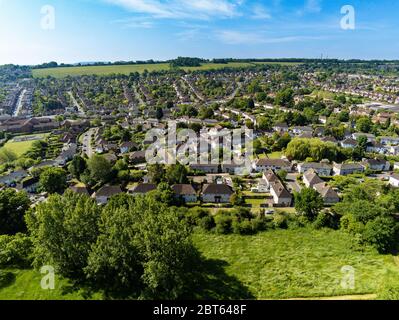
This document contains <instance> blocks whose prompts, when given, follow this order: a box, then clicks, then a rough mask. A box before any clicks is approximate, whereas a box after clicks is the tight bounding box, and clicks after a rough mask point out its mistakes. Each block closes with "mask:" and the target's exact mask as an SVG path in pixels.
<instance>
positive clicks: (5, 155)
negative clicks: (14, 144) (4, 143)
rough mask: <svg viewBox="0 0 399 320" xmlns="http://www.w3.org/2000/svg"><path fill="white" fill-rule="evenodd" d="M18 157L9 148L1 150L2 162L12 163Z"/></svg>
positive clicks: (0, 159)
mask: <svg viewBox="0 0 399 320" xmlns="http://www.w3.org/2000/svg"><path fill="white" fill-rule="evenodd" d="M17 158H18V157H17V155H16V154H15V152H14V151H12V150H10V149H8V148H2V149H1V151H0V163H10V162H13V161H15V160H17Z"/></svg>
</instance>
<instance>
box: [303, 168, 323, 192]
mask: <svg viewBox="0 0 399 320" xmlns="http://www.w3.org/2000/svg"><path fill="white" fill-rule="evenodd" d="M323 182H324V181H323V180H321V179H320V177H319V176H318V175H317V173H316V171H314V169H310V170H308V171H306V172H305V173H304V175H303V183H304V184H305V186H306V187H307V188H313V186H314V185H316V184H319V183H323Z"/></svg>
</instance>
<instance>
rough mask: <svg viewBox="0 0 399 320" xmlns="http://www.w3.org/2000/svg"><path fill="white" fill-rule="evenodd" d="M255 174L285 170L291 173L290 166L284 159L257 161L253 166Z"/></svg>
mask: <svg viewBox="0 0 399 320" xmlns="http://www.w3.org/2000/svg"><path fill="white" fill-rule="evenodd" d="M253 168H254V170H255V171H257V172H265V171H267V170H273V171H278V170H285V171H287V172H291V171H292V164H291V162H289V161H288V160H284V159H259V160H258V161H257V162H256V163H255V164H254V166H253Z"/></svg>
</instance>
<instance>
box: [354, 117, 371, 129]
mask: <svg viewBox="0 0 399 320" xmlns="http://www.w3.org/2000/svg"><path fill="white" fill-rule="evenodd" d="M371 126H372V122H371V119H370V118H369V117H360V118H359V119H358V120H357V121H356V129H357V130H358V131H360V132H363V133H368V132H370V130H371Z"/></svg>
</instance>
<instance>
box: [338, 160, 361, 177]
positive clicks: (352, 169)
mask: <svg viewBox="0 0 399 320" xmlns="http://www.w3.org/2000/svg"><path fill="white" fill-rule="evenodd" d="M333 171H334V175H336V176H346V175H349V174H354V173H363V172H364V167H363V166H362V165H361V164H359V163H342V164H339V163H334V166H333Z"/></svg>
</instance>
